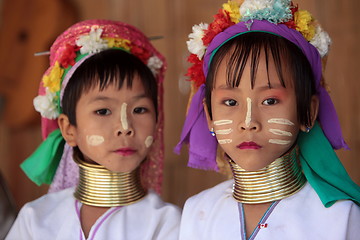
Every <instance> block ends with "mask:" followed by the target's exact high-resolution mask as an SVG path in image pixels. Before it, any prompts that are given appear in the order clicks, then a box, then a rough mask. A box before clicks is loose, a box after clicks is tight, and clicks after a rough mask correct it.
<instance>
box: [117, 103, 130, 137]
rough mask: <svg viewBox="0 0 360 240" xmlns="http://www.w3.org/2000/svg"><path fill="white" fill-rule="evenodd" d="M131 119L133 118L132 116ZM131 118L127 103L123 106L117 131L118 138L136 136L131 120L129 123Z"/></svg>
mask: <svg viewBox="0 0 360 240" xmlns="http://www.w3.org/2000/svg"><path fill="white" fill-rule="evenodd" d="M130 118H131V116H130ZM129 120H130V119H129V116H128V115H127V103H123V104H122V105H121V110H120V121H119V123H120V124H119V126H118V127H117V130H116V135H117V136H121V135H123V136H132V135H134V129H133V128H132V124H131V120H130V121H129Z"/></svg>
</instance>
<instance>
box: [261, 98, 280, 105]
mask: <svg viewBox="0 0 360 240" xmlns="http://www.w3.org/2000/svg"><path fill="white" fill-rule="evenodd" d="M278 102H279V101H278V100H277V99H275V98H268V99H265V100H264V101H263V102H262V104H263V105H268V106H270V105H274V104H277V103H278Z"/></svg>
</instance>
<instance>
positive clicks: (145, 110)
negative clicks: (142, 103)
mask: <svg viewBox="0 0 360 240" xmlns="http://www.w3.org/2000/svg"><path fill="white" fill-rule="evenodd" d="M147 111H148V109H147V108H144V107H136V108H134V113H136V114H142V113H146V112H147Z"/></svg>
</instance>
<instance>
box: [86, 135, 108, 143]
mask: <svg viewBox="0 0 360 240" xmlns="http://www.w3.org/2000/svg"><path fill="white" fill-rule="evenodd" d="M86 142H87V144H89V145H90V146H98V145H100V144H102V143H103V142H105V139H104V137H103V136H99V135H90V136H86Z"/></svg>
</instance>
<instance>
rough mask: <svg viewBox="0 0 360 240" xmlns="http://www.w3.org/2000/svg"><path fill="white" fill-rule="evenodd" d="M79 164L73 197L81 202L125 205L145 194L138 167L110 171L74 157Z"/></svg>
mask: <svg viewBox="0 0 360 240" xmlns="http://www.w3.org/2000/svg"><path fill="white" fill-rule="evenodd" d="M74 160H75V162H76V163H77V164H78V165H79V169H80V170H79V171H80V172H79V184H78V186H77V188H76V191H75V193H74V197H75V198H76V199H77V200H79V201H80V202H82V203H83V204H86V205H90V206H97V207H115V206H125V205H130V204H132V203H135V202H137V201H139V200H140V199H142V198H143V197H144V196H145V195H146V190H145V189H144V188H143V186H142V185H141V180H140V168H137V169H135V170H134V171H132V172H126V173H117V172H111V171H109V170H108V169H106V168H105V167H103V166H101V165H97V164H91V163H87V162H84V161H83V160H80V159H79V158H76V157H75V155H74Z"/></svg>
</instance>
